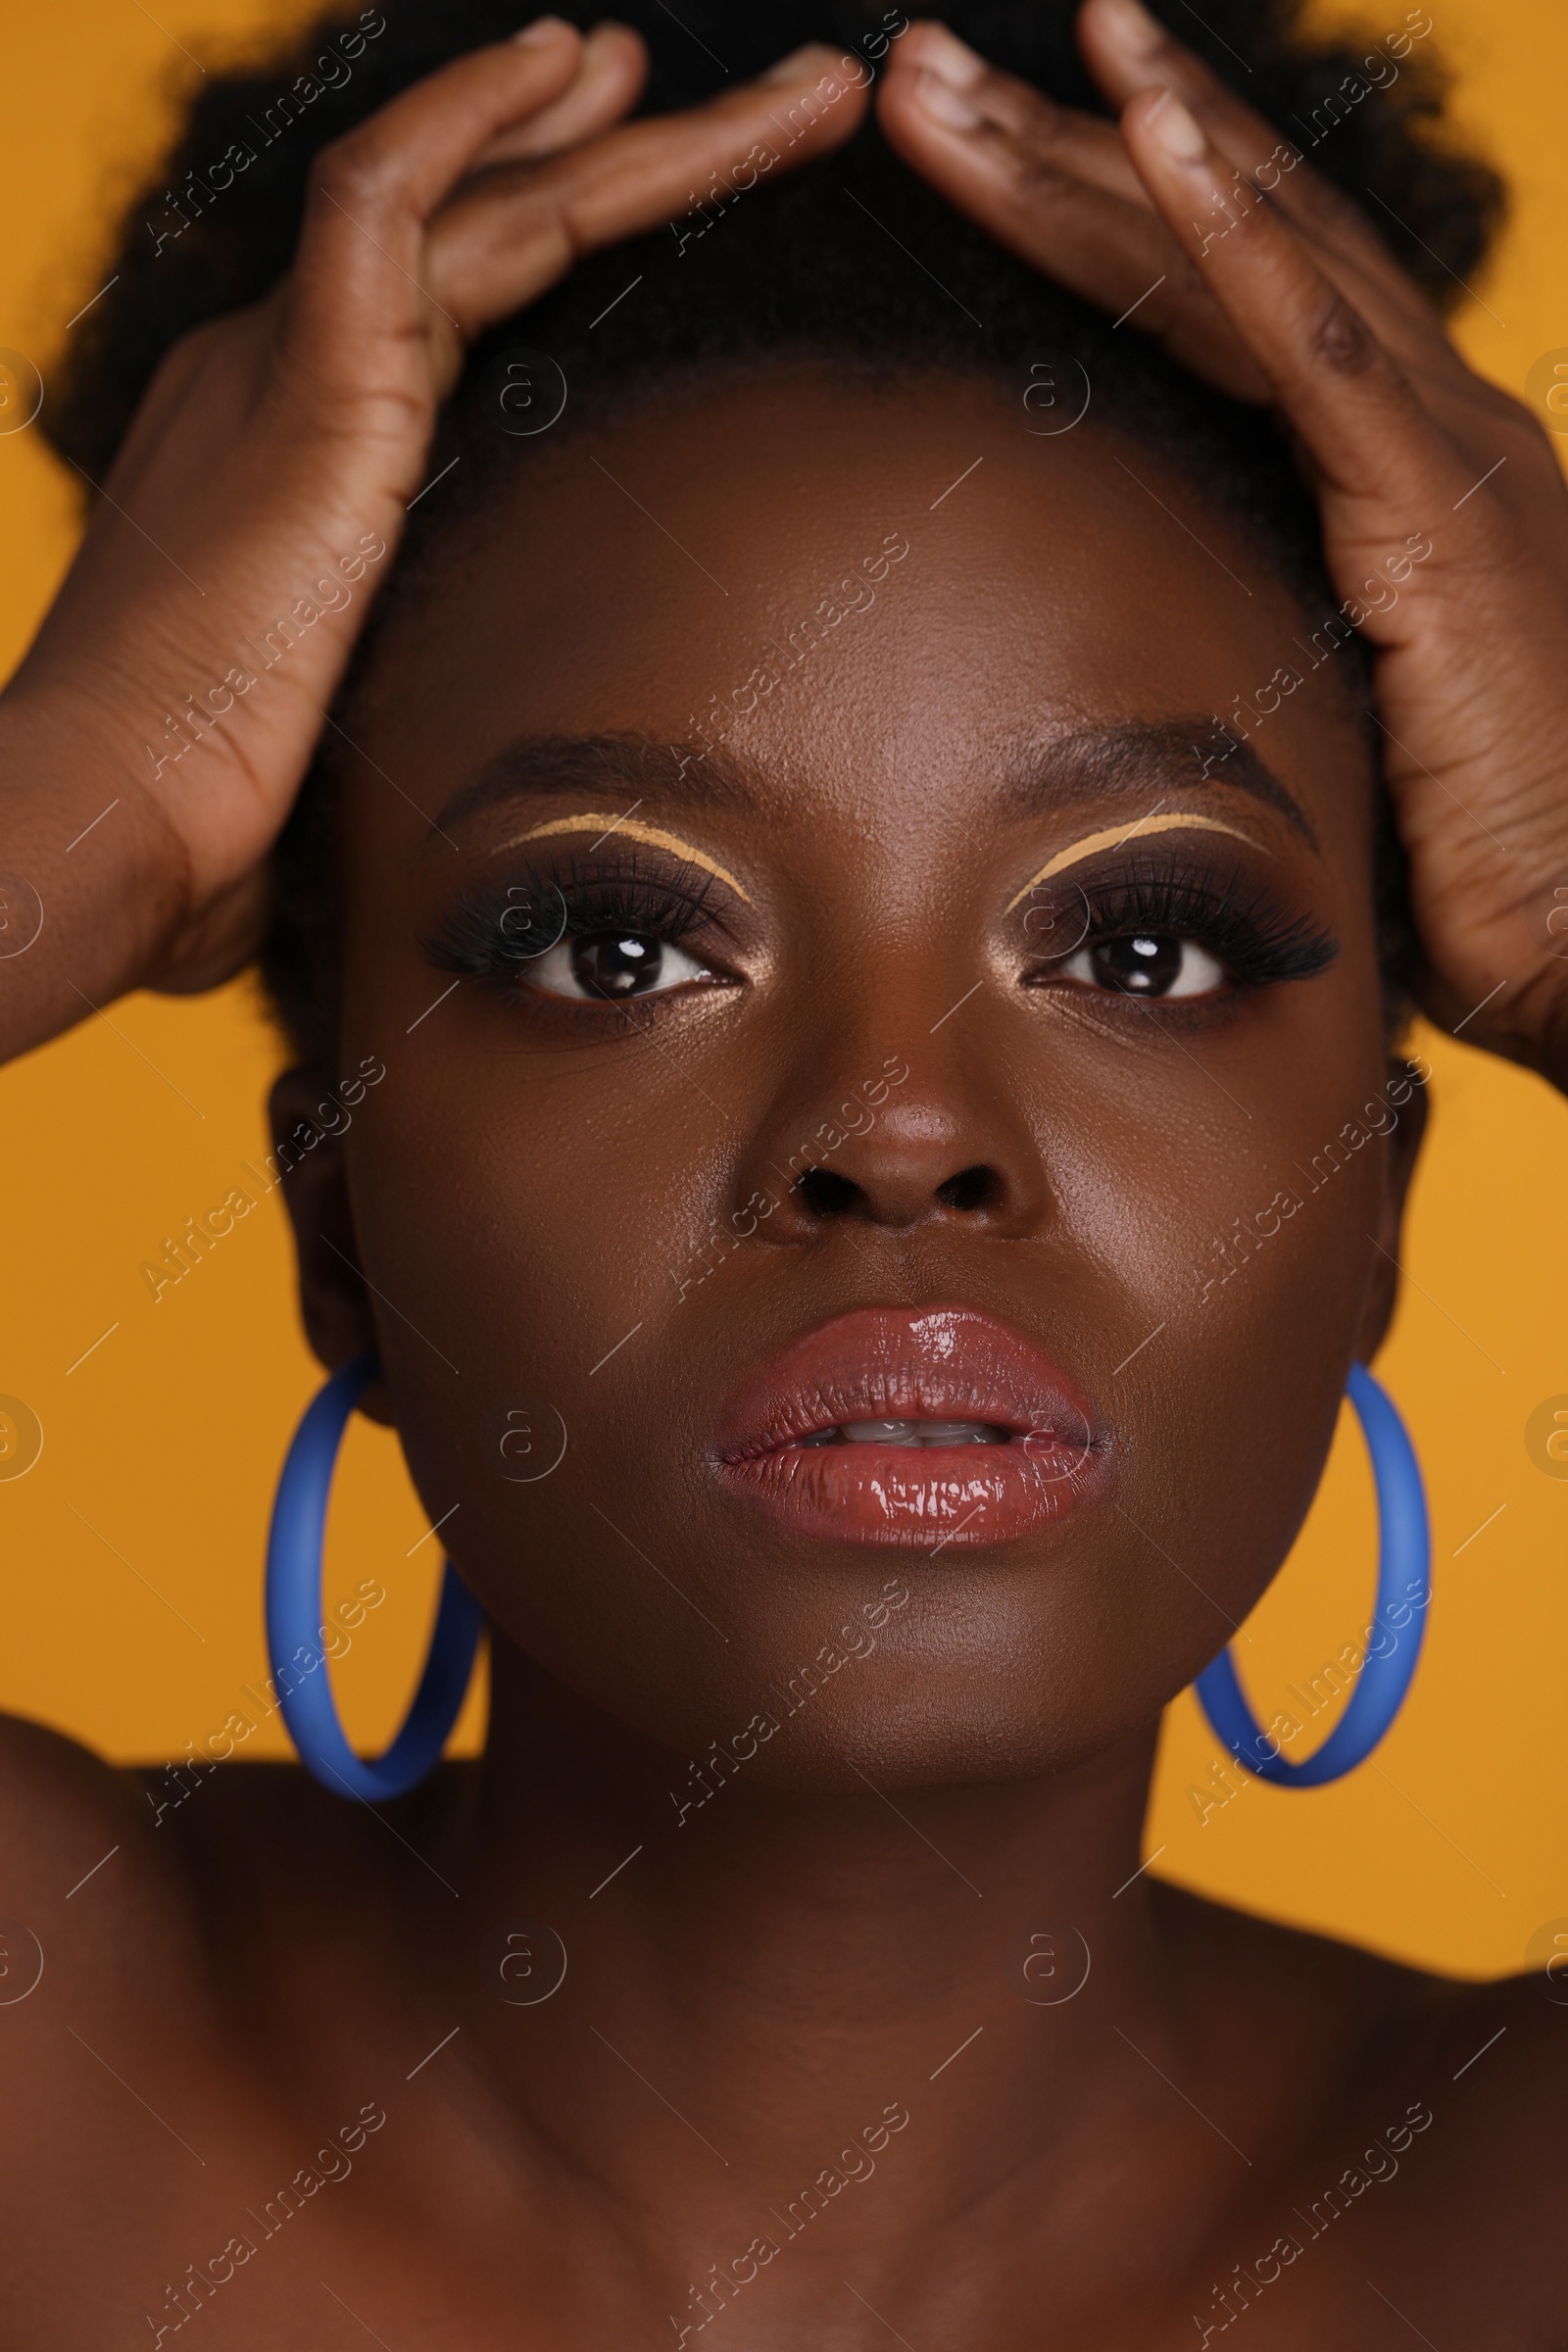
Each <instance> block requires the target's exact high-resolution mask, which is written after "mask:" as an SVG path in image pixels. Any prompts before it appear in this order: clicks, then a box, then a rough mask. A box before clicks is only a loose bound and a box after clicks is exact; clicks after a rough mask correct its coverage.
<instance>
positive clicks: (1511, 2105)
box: [1158, 1885, 1568, 2181]
mask: <svg viewBox="0 0 1568 2352" xmlns="http://www.w3.org/2000/svg"><path fill="white" fill-rule="evenodd" d="M1158 1902H1159V1912H1160V1916H1161V1920H1162V1925H1163V1927H1164V1930H1165V1932H1166V1933H1167V1934H1168V1935H1169V1936H1170V1937H1171V1939H1172V1942H1173V1945H1174V1946H1175V1948H1176V1949H1177V1950H1178V1951H1181V1952H1183V1954H1184V1956H1185V1958H1186V1960H1187V1963H1188V1970H1187V1973H1188V1975H1189V1978H1190V1981H1191V1982H1193V1983H1194V1984H1195V1985H1200V1986H1210V1987H1213V1988H1214V1998H1213V2000H1212V2002H1211V2003H1209V2004H1208V2006H1207V2008H1206V2012H1205V2008H1204V2003H1203V1999H1202V1996H1201V1995H1200V1998H1199V2002H1198V2008H1199V2014H1200V2017H1201V2018H1203V2017H1204V2016H1205V2015H1206V2019H1207V2021H1208V2022H1209V2024H1210V2025H1211V2027H1212V2033H1213V2039H1214V2042H1215V2043H1216V2044H1222V2045H1224V2046H1225V2047H1226V2049H1227V2050H1228V2051H1229V2052H1232V2053H1239V2052H1241V2051H1244V2050H1250V2051H1253V2052H1255V2051H1256V2050H1258V2049H1260V2048H1264V2047H1266V2048H1267V2049H1268V2051H1269V2052H1270V2054H1271V2057H1272V2058H1273V2059H1274V2060H1276V2061H1278V2062H1279V2063H1280V2064H1281V2065H1282V2067H1283V2069H1284V2070H1285V2072H1286V2073H1287V2074H1292V2073H1294V2074H1295V2075H1296V2076H1297V2077H1298V2079H1299V2081H1300V2082H1302V2083H1305V2082H1308V2081H1316V2082H1318V2083H1319V2084H1320V2086H1321V2089H1322V2092H1323V2094H1324V2111H1325V2112H1326V2113H1327V2114H1332V2113H1333V2111H1334V2109H1335V2107H1336V2105H1337V2103H1338V2102H1337V2100H1336V2098H1335V2094H1334V2088H1333V2085H1334V2083H1335V2081H1336V2079H1337V2078H1339V2079H1342V2080H1344V2081H1345V2082H1347V2083H1348V2085H1350V2086H1352V2089H1351V2095H1352V2097H1361V2096H1365V2095H1366V2094H1367V2093H1368V2092H1369V2091H1372V2092H1374V2094H1375V2095H1383V2096H1385V2097H1387V2096H1389V2095H1392V2093H1393V2092H1394V2091H1395V2090H1396V2089H1397V2090H1398V2092H1399V2095H1400V2097H1401V2098H1403V2097H1404V2096H1405V2094H1406V2093H1408V2095H1409V2097H1410V2098H1411V2099H1413V2100H1415V2101H1417V2102H1418V2103H1424V2104H1425V2106H1426V2107H1427V2108H1428V2109H1429V2110H1431V2111H1433V2112H1439V2111H1441V2112H1443V2113H1445V2114H1446V2115H1447V2116H1448V2117H1449V2118H1452V2119H1454V2120H1459V2119H1461V2118H1462V2119H1463V2120H1464V2122H1465V2124H1466V2126H1467V2129H1466V2131H1463V2132H1459V2133H1455V2134H1453V2135H1452V2137H1451V2138H1449V2135H1447V2134H1445V2138H1446V2140H1447V2141H1448V2144H1449V2145H1450V2147H1452V2148H1453V2149H1455V2150H1456V2151H1457V2150H1458V2149H1460V2148H1462V2147H1465V2146H1469V2147H1471V2148H1475V2149H1478V2150H1479V2148H1480V2147H1481V2146H1482V2145H1483V2144H1486V2145H1490V2146H1491V2147H1492V2148H1493V2150H1494V2159H1493V2160H1494V2161H1495V2153H1496V2150H1497V2149H1498V2148H1499V2146H1501V2145H1506V2146H1507V2148H1508V2149H1509V2150H1510V2152H1511V2157H1512V2158H1514V2159H1517V2161H1518V2162H1519V2163H1520V2164H1521V2165H1523V2166H1526V2167H1529V2168H1530V2169H1531V2170H1532V2172H1533V2173H1534V2174H1535V2175H1536V2177H1537V2178H1544V2177H1549V2178H1551V2179H1553V2180H1558V2181H1560V2180H1562V2178H1563V2174H1564V2172H1565V2171H1568V2152H1565V2150H1564V2146H1563V2142H1562V2134H1561V2116H1562V2112H1563V2102H1564V2099H1565V2097H1568V1926H1565V1930H1564V1939H1563V1942H1562V1944H1561V1945H1560V1946H1559V1947H1555V1951H1556V1954H1557V1956H1556V1959H1555V1965H1554V1966H1548V1963H1550V1962H1552V1960H1553V1956H1554V1954H1553V1950H1552V1949H1549V1948H1546V1947H1547V1946H1549V1945H1550V1938H1549V1936H1547V1937H1546V1938H1545V1939H1544V1948H1543V1950H1542V1953H1541V1956H1540V1965H1539V1966H1538V1967H1537V1968H1536V1969H1535V1970H1534V1971H1533V1972H1532V1973H1530V1974H1528V1975H1519V1976H1509V1977H1502V1978H1497V1979H1493V1980H1490V1981H1486V1982H1477V1981H1476V1980H1474V1979H1470V1978H1459V1977H1450V1976H1445V1975H1443V1974H1442V1973H1440V1972H1437V1971H1433V1970H1427V1969H1421V1968H1415V1967H1411V1966H1409V1965H1407V1964H1405V1963H1403V1962H1400V1961H1397V1960H1392V1959H1389V1958H1387V1957H1385V1956H1384V1955H1383V1954H1381V1953H1378V1952H1373V1951H1369V1950H1367V1949H1366V1948H1365V1947H1364V1946H1361V1945H1358V1944H1353V1943H1348V1942H1344V1941H1342V1940H1341V1939H1339V1938H1337V1937H1334V1936H1320V1935H1315V1934H1313V1933H1311V1932H1309V1931H1307V1930H1303V1929H1299V1928H1294V1927H1287V1926H1284V1925H1283V1924H1281V1923H1279V1922H1277V1921H1273V1920H1267V1919H1261V1918H1258V1917H1256V1916H1254V1915H1252V1914H1250V1913H1247V1912H1242V1911H1238V1910H1235V1909H1233V1908H1231V1907H1230V1906H1228V1905H1225V1904H1221V1903H1213V1902H1209V1901H1207V1900H1206V1899H1205V1898H1203V1897H1201V1896H1199V1895H1196V1894H1192V1893H1190V1892H1188V1891H1187V1890H1186V1889H1185V1888H1182V1887H1174V1886H1170V1885H1162V1886H1161V1887H1160V1888H1159V1896H1158ZM1310 2104H1311V2102H1310V2101H1307V2102H1306V2105H1308V2106H1309V2105H1310ZM1482 2134H1485V2135H1486V2139H1485V2142H1483V2140H1482V2138H1481V2137H1480V2136H1479V2135H1482Z"/></svg>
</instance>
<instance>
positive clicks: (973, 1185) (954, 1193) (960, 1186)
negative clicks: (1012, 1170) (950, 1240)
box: [936, 1166, 1002, 1216]
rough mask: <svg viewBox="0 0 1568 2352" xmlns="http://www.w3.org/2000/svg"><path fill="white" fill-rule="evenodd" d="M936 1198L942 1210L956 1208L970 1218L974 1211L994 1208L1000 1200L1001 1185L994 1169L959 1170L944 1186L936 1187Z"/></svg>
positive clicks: (974, 1168)
mask: <svg viewBox="0 0 1568 2352" xmlns="http://www.w3.org/2000/svg"><path fill="white" fill-rule="evenodd" d="M936 1197H937V1199H938V1200H939V1201H941V1203H942V1205H943V1207H944V1208H956V1209H957V1210H959V1211H960V1213H962V1214H963V1215H965V1216H970V1215H972V1214H973V1213H974V1211H975V1210H976V1209H980V1208H995V1207H996V1205H997V1203H998V1201H1000V1200H1001V1198H1002V1183H1001V1179H1000V1178H999V1177H998V1175H997V1172H996V1170H995V1168H985V1167H978V1166H977V1167H973V1168H960V1169H959V1170H958V1173H957V1174H956V1176H950V1177H949V1178H948V1179H947V1181H946V1183H945V1184H939V1185H938V1186H937V1192H936Z"/></svg>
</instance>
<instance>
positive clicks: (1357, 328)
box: [1311, 293, 1378, 375]
mask: <svg viewBox="0 0 1568 2352" xmlns="http://www.w3.org/2000/svg"><path fill="white" fill-rule="evenodd" d="M1311 345H1312V355H1313V357H1314V359H1316V360H1318V361H1320V362H1321V363H1322V365H1323V366H1324V367H1325V368H1329V369H1330V370H1331V371H1332V372H1333V373H1334V374H1335V375H1365V374H1367V373H1368V372H1369V371H1370V370H1371V368H1374V367H1375V366H1376V365H1377V359H1378V345H1377V341H1376V338H1375V337H1374V335H1373V333H1372V330H1371V328H1370V327H1369V326H1368V325H1367V323H1366V320H1365V319H1363V318H1362V316H1361V314H1360V312H1359V311H1358V310H1357V309H1356V308H1355V306H1354V305H1353V303H1350V302H1348V301H1347V300H1346V298H1345V296H1344V295H1343V294H1340V293H1334V294H1331V295H1330V297H1329V299H1328V301H1327V303H1326V304H1325V305H1324V306H1323V307H1322V308H1321V309H1320V310H1319V312H1318V315H1317V317H1316V319H1314V320H1313V322H1312V327H1311Z"/></svg>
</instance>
